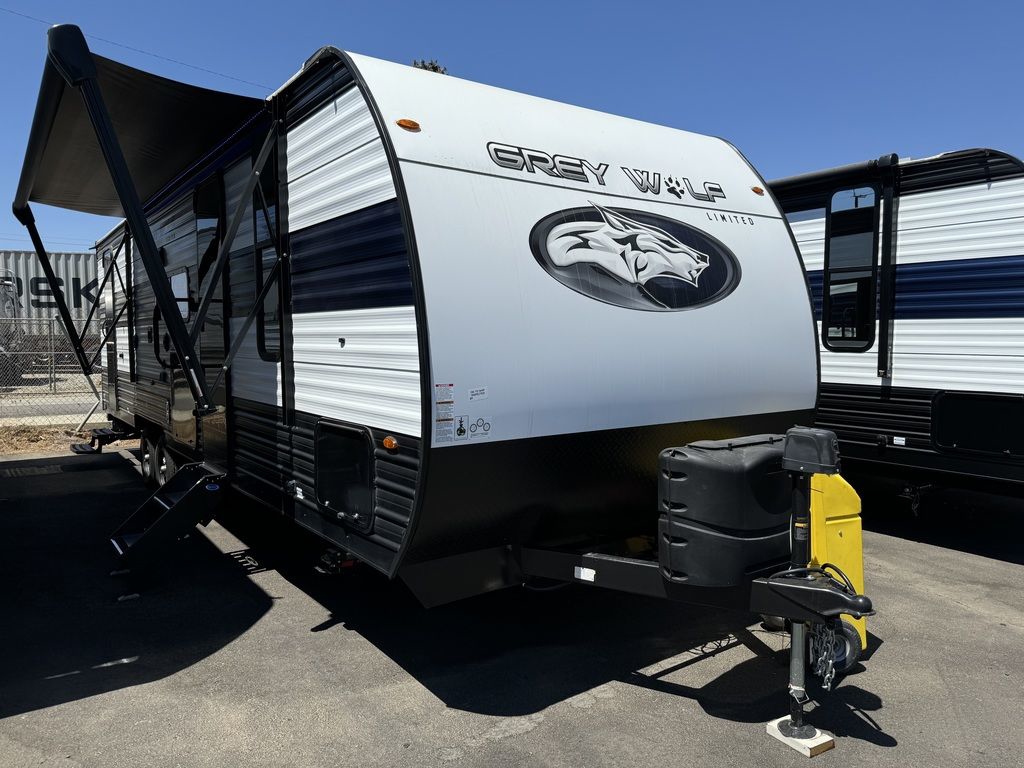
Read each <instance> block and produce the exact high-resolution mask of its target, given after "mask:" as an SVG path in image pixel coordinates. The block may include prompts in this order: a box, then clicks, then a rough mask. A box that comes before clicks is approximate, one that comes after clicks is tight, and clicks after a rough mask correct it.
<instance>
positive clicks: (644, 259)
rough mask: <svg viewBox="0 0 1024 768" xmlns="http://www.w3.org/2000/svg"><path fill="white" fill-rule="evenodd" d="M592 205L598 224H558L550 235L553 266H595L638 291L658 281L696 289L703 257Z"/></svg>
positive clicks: (647, 227) (705, 263)
mask: <svg viewBox="0 0 1024 768" xmlns="http://www.w3.org/2000/svg"><path fill="white" fill-rule="evenodd" d="M590 204H591V205H592V206H593V207H594V208H595V209H596V210H597V212H598V213H600V214H601V220H600V221H582V222H569V223H565V224H560V225H558V226H555V227H553V228H552V229H551V231H550V233H549V234H548V238H547V251H548V254H549V255H550V258H551V260H552V262H553V263H554V264H555V265H557V266H559V267H567V266H570V265H573V264H579V263H586V264H594V265H596V266H599V267H601V268H602V269H604V270H605V271H606V272H608V273H609V274H611V275H613V276H615V277H616V278H618V279H619V280H621V281H623V282H625V283H631V284H634V285H636V286H638V287H639V288H641V289H643V287H644V285H645V284H646V283H647V282H648V281H650V280H653V279H654V278H657V277H662V278H671V279H673V280H681V281H682V282H684V283H687V284H689V285H692V286H693V287H695V288H696V287H697V282H698V281H699V280H700V275H701V273H702V272H703V271H704V270H705V269H707V268H708V264H709V263H710V259H709V257H708V255H707V254H706V253H702V252H701V251H698V250H696V249H694V248H691V247H689V246H688V245H685V244H684V243H681V242H680V241H679V240H677V239H676V238H675V237H673V236H672V235H670V234H669V233H668V232H666V231H665V230H663V229H659V228H658V227H655V226H652V225H650V224H643V223H641V222H639V221H636V220H635V219H631V218H629V217H628V216H626V215H624V214H622V213H619V212H618V211H614V210H612V209H611V208H604V207H603V206H600V205H598V204H597V203H595V202H593V201H591V202H590Z"/></svg>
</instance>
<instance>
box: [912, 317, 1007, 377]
mask: <svg viewBox="0 0 1024 768" xmlns="http://www.w3.org/2000/svg"><path fill="white" fill-rule="evenodd" d="M893 345H894V346H893V354H894V355H900V356H905V355H997V356H998V355H1002V356H1009V357H1024V318H1020V317H1002V318H983V317H977V318H975V317H971V318H957V319H926V320H897V321H896V326H895V333H894V334H893ZM1022 385H1024V382H1022ZM1022 390H1024V386H1022Z"/></svg>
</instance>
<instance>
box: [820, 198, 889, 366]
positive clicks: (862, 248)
mask: <svg viewBox="0 0 1024 768" xmlns="http://www.w3.org/2000/svg"><path fill="white" fill-rule="evenodd" d="M877 233H878V205H877V198H876V195H875V191H874V190H873V189H871V188H870V187H859V188H856V189H845V190H841V191H839V192H836V193H835V194H834V195H833V196H832V199H831V201H830V206H829V218H828V240H827V242H826V243H825V295H824V307H823V315H822V337H823V341H824V343H825V346H826V347H828V348H829V349H832V350H834V351H837V352H861V351H863V350H865V349H868V348H869V347H871V345H872V344H873V343H874V340H875V253H876V250H877Z"/></svg>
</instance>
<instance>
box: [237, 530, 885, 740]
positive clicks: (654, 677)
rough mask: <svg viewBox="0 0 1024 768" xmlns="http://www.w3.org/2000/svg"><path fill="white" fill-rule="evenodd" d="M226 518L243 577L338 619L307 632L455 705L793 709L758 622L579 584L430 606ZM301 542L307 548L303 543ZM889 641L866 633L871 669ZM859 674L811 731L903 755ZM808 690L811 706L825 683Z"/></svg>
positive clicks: (478, 708)
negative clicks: (667, 699)
mask: <svg viewBox="0 0 1024 768" xmlns="http://www.w3.org/2000/svg"><path fill="white" fill-rule="evenodd" d="M218 521H219V522H220V523H221V524H222V525H224V526H225V527H226V528H228V530H229V531H231V533H232V534H233V535H235V536H236V537H237V538H239V539H240V540H242V541H244V542H246V543H247V545H248V546H249V547H250V548H249V549H247V550H245V551H244V552H242V553H232V555H233V556H234V557H235V558H236V559H239V560H242V561H244V563H245V567H246V568H250V569H256V570H261V569H264V568H267V569H272V570H275V571H277V572H278V573H279V574H281V575H282V576H283V577H284V578H285V579H287V580H288V581H289V582H290V583H291V584H293V585H294V586H296V587H297V588H298V589H300V590H301V591H302V592H304V593H305V594H307V595H309V596H310V597H312V598H313V599H314V600H316V601H317V602H318V603H320V605H322V606H323V607H324V609H325V610H326V611H327V612H328V614H329V618H328V619H327V620H325V621H323V622H321V623H319V624H317V625H314V626H312V627H310V629H309V631H310V632H323V631H327V630H330V629H332V628H334V627H339V626H340V627H343V628H344V629H346V630H349V631H354V632H357V633H359V634H360V635H362V636H363V637H365V638H366V639H367V640H368V641H369V642H370V643H372V644H373V645H374V646H375V647H376V648H377V649H378V650H380V651H381V652H383V653H385V654H387V655H388V657H390V658H391V659H392V660H393V661H394V662H396V663H397V664H398V665H400V666H401V667H402V668H403V669H404V670H405V671H406V672H408V673H409V674H410V675H411V676H412V677H413V678H415V679H416V680H417V681H418V682H419V683H420V684H422V685H423V686H425V687H426V688H428V689H429V690H430V692H431V693H433V694H434V695H435V696H437V697H438V698H439V699H440V700H441V701H443V702H444V704H445V705H446V706H447V707H449V708H453V709H459V710H463V711H468V712H473V713H477V714H483V715H491V716H500V717H517V716H524V715H531V714H534V713H537V712H540V711H542V710H544V709H545V708H547V707H550V706H552V705H554V704H557V703H559V702H563V701H567V700H573V699H574V697H579V696H586V695H587V692H588V691H594V690H598V691H600V690H601V686H604V685H606V684H607V683H609V682H612V681H618V682H623V683H627V684H630V685H636V686H639V687H643V688H650V689H655V690H658V691H661V692H663V693H667V694H670V695H674V696H679V697H682V698H687V699H691V700H693V701H694V702H696V703H697V704H698V705H699V706H700V707H701V708H702V709H703V710H704V711H705V712H707V713H708V714H709V715H711V716H713V717H716V718H720V719H723V720H729V721H733V722H744V723H756V722H766V721H767V720H770V719H773V718H775V717H778V716H779V714H780V713H784V712H786V711H788V706H789V704H788V701H789V700H788V695H787V692H786V684H787V680H788V663H789V652H788V641H787V639H786V637H785V636H784V635H780V634H779V633H773V632H769V631H767V630H764V629H763V628H762V627H761V625H760V624H759V623H757V622H754V620H753V617H752V616H751V615H750V614H748V613H743V612H729V611H724V610H722V609H720V608H706V607H701V606H694V605H680V604H676V603H670V602H667V601H664V600H657V599H653V598H646V597H641V596H636V595H629V594H624V593H621V592H613V591H609V590H602V589H596V588H586V587H581V586H577V585H567V586H564V588H559V589H552V590H550V591H531V590H528V589H520V590H515V589H512V590H504V591H500V592H495V593H491V594H487V595H481V596H478V597H474V598H470V599H467V600H462V601H459V602H456V603H452V604H450V605H446V606H440V607H437V608H432V609H430V610H427V609H424V608H423V607H421V606H420V605H419V603H418V602H417V601H416V599H415V598H414V597H413V596H412V594H411V593H410V592H409V591H408V590H407V589H406V588H405V587H404V586H403V585H402V584H401V583H400V582H397V581H396V582H388V581H387V580H385V579H384V578H383V577H381V576H380V575H379V574H377V573H375V572H373V571H372V570H371V569H369V568H367V567H355V568H351V569H342V570H341V572H340V573H338V574H336V575H323V574H319V573H317V572H316V571H315V570H314V569H313V567H312V564H313V563H314V562H315V559H314V552H313V551H312V550H311V549H310V548H309V547H310V545H311V546H312V547H313V548H314V549H316V554H319V552H322V551H323V549H322V547H319V545H317V544H316V543H315V542H314V540H312V539H311V537H306V535H305V534H304V532H302V531H300V530H297V529H295V527H294V526H290V525H281V524H275V523H274V522H269V521H268V520H267V519H266V518H261V519H258V520H257V519H256V518H253V517H246V516H244V515H241V514H228V515H222V516H221V517H219V518H218ZM303 538H309V539H310V541H309V542H306V543H305V544H304V543H302V542H299V543H296V540H297V539H298V540H301V539H303ZM289 539H290V540H291V541H290V542H289ZM317 547H319V548H317ZM880 645H881V641H880V640H879V639H878V638H876V637H875V636H873V635H869V647H868V649H867V650H866V652H865V655H864V658H865V660H866V659H868V658H870V656H871V655H872V654H873V653H874V652H875V651H876V650H877V649H878V647H879V646H880ZM741 646H742V647H744V648H746V650H747V651H749V653H746V654H745V655H746V656H751V657H750V658H747V659H746V660H745V661H743V662H741V663H739V664H737V665H734V666H730V667H729V668H727V670H726V671H725V672H724V673H721V674H717V676H715V677H713V678H711V679H710V680H709V681H708V682H707V683H706V684H704V685H703V686H701V687H699V688H695V687H688V686H684V685H680V684H678V683H675V682H672V681H670V680H669V679H668V678H670V677H671V676H672V675H673V674H674V673H676V672H678V671H680V670H681V669H683V668H685V667H689V666H691V665H698V664H701V663H702V662H705V661H708V660H710V659H711V658H712V657H714V656H717V655H719V654H721V653H724V652H727V651H729V650H731V649H735V648H739V647H741ZM751 654H752V655H751ZM716 669H717V667H716ZM862 669H863V667H862V666H860V665H858V667H857V668H855V669H854V671H853V672H852V673H851V675H850V676H849V677H848V678H847V682H844V684H843V686H842V687H840V688H839V689H837V691H834V692H833V693H831V694H828V695H825V696H821V697H819V698H820V700H821V702H822V703H821V704H820V705H819V707H818V710H817V715H814V714H812V715H811V716H810V718H811V721H812V722H813V721H814V720H815V719H816V718H820V721H821V722H827V723H828V724H829V727H830V728H832V729H834V730H835V731H836V732H837V733H840V734H841V735H848V736H851V737H854V738H858V739H862V740H864V741H866V742H870V743H872V744H875V745H878V746H895V745H896V740H895V739H894V738H892V736H890V735H888V734H886V733H885V732H883V731H882V729H881V727H880V726H879V725H878V724H877V723H875V722H874V720H873V719H872V718H871V716H870V714H869V713H871V712H873V711H877V710H880V709H882V707H883V702H882V700H881V699H880V698H879V697H878V696H877V695H875V694H873V693H869V692H867V691H864V690H863V689H861V688H858V687H857V686H856V685H855V684H851V682H852V681H853V680H855V677H856V674H857V672H858V671H859V670H862ZM809 684H810V687H809V692H810V694H811V695H812V697H814V695H815V693H816V686H815V685H814V684H813V682H811V683H809Z"/></svg>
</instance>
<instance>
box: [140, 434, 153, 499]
mask: <svg viewBox="0 0 1024 768" xmlns="http://www.w3.org/2000/svg"><path fill="white" fill-rule="evenodd" d="M156 462H157V444H156V443H154V442H153V440H152V439H151V438H150V437H149V435H143V436H142V440H140V441H139V464H140V465H141V467H142V480H143V482H144V483H145V484H146V485H147V486H148V487H150V488H152V487H154V486H156Z"/></svg>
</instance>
